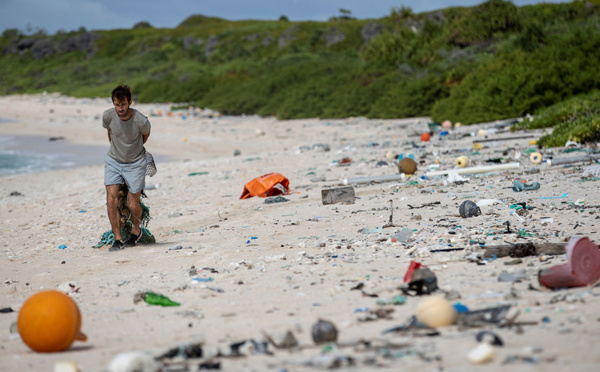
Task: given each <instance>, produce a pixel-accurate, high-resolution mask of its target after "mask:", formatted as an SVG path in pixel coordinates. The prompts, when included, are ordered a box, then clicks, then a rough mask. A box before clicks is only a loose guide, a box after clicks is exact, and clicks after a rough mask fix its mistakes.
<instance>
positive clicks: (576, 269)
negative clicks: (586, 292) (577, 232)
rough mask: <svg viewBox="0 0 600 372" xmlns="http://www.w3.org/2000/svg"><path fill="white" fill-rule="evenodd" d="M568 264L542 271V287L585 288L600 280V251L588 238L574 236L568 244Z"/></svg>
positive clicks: (539, 275)
mask: <svg viewBox="0 0 600 372" xmlns="http://www.w3.org/2000/svg"><path fill="white" fill-rule="evenodd" d="M565 250H566V251H567V260H568V262H567V263H565V264H561V265H556V266H552V267H550V268H548V269H542V270H540V271H539V273H538V280H539V282H540V284H541V285H543V286H545V287H547V288H571V287H583V286H586V285H590V284H594V283H596V282H597V281H598V280H600V249H598V246H597V245H596V244H594V242H592V241H590V240H589V239H588V237H587V236H574V237H572V238H571V240H569V243H567V245H566V247H565Z"/></svg>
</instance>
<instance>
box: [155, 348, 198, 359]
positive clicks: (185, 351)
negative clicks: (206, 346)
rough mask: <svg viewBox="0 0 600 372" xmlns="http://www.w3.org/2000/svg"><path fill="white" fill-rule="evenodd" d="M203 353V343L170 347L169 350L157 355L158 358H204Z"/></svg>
mask: <svg viewBox="0 0 600 372" xmlns="http://www.w3.org/2000/svg"><path fill="white" fill-rule="evenodd" d="M202 355H203V352H202V344H188V345H181V346H177V347H174V348H172V349H169V350H168V351H167V352H165V353H164V354H162V355H160V356H159V357H157V359H158V360H162V359H173V358H177V357H180V358H183V359H193V358H202Z"/></svg>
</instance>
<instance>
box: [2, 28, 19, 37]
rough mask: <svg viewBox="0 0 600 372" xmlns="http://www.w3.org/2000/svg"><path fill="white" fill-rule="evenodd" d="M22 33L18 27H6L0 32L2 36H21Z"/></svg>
mask: <svg viewBox="0 0 600 372" xmlns="http://www.w3.org/2000/svg"><path fill="white" fill-rule="evenodd" d="M21 36H23V33H22V32H21V30H19V29H18V28H7V29H6V30H4V32H2V37H10V38H12V37H21Z"/></svg>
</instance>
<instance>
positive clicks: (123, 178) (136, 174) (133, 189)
mask: <svg viewBox="0 0 600 372" xmlns="http://www.w3.org/2000/svg"><path fill="white" fill-rule="evenodd" d="M123 183H126V184H127V187H128V188H129V192H130V193H132V194H137V193H138V192H140V191H142V190H143V189H144V187H146V157H145V156H144V157H142V158H141V159H140V160H138V161H136V162H134V163H130V164H121V163H119V162H118V161H116V160H115V159H113V158H111V157H110V156H109V155H108V154H107V155H106V156H105V157H104V185H105V186H108V185H119V184H123Z"/></svg>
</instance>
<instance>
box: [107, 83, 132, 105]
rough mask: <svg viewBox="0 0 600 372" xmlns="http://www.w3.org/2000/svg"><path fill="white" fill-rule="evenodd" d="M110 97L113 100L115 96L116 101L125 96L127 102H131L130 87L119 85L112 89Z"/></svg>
mask: <svg viewBox="0 0 600 372" xmlns="http://www.w3.org/2000/svg"><path fill="white" fill-rule="evenodd" d="M111 98H112V100H113V101H114V100H115V98H116V99H117V101H120V100H122V99H123V98H127V102H131V88H129V86H127V85H119V86H118V87H116V88H115V89H113V91H112V93H111Z"/></svg>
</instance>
